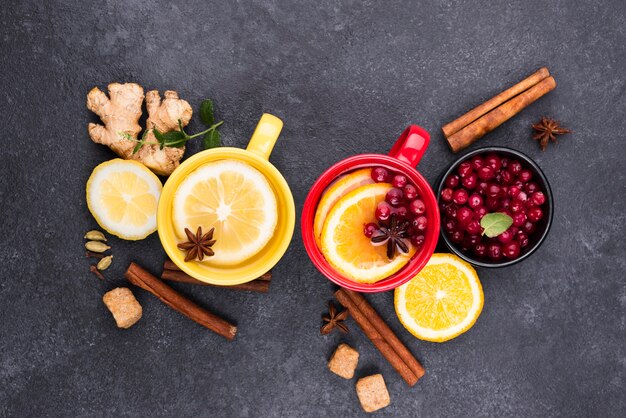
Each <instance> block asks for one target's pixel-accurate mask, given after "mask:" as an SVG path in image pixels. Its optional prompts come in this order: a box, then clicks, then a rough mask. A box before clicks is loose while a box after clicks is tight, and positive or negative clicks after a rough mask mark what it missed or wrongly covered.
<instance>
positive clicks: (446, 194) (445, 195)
mask: <svg viewBox="0 0 626 418" xmlns="http://www.w3.org/2000/svg"><path fill="white" fill-rule="evenodd" d="M452 193H454V190H452V189H450V188H445V189H443V190H442V191H441V200H443V201H444V202H452Z"/></svg>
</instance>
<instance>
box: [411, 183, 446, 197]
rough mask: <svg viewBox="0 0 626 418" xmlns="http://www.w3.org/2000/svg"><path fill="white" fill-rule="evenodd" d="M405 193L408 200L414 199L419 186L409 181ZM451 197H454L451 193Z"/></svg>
mask: <svg viewBox="0 0 626 418" xmlns="http://www.w3.org/2000/svg"><path fill="white" fill-rule="evenodd" d="M403 193H404V198H405V199H406V200H413V199H415V198H416V197H417V187H415V186H414V185H412V184H411V183H409V184H407V185H406V186H404V190H403ZM450 199H452V195H450Z"/></svg>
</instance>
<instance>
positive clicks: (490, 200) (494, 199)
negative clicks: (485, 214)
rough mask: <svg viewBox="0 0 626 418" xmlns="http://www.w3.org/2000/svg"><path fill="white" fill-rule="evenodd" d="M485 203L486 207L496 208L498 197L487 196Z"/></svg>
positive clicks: (498, 202)
mask: <svg viewBox="0 0 626 418" xmlns="http://www.w3.org/2000/svg"><path fill="white" fill-rule="evenodd" d="M485 204H486V205H487V209H489V210H496V209H498V208H499V207H500V199H498V198H497V197H488V198H487V201H486V202H485Z"/></svg>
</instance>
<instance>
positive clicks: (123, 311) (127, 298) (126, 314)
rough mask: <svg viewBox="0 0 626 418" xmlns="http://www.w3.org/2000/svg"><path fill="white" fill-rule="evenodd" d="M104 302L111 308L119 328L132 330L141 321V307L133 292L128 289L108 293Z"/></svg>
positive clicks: (103, 299)
mask: <svg viewBox="0 0 626 418" xmlns="http://www.w3.org/2000/svg"><path fill="white" fill-rule="evenodd" d="M102 301H103V302H104V304H105V305H106V306H107V308H109V310H110V311H111V313H112V314H113V318H114V319H115V323H116V324H117V326H118V327H119V328H130V327H131V326H132V325H133V324H134V323H135V322H137V321H139V319H141V312H142V310H141V305H140V304H139V302H137V299H135V296H134V295H133V292H131V291H130V289H128V288H126V287H116V288H115V289H113V290H111V291H109V292H106V293H105V294H104V296H103V297H102Z"/></svg>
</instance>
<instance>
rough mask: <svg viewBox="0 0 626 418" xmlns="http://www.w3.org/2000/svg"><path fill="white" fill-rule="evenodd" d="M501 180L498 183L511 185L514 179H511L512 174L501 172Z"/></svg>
mask: <svg viewBox="0 0 626 418" xmlns="http://www.w3.org/2000/svg"><path fill="white" fill-rule="evenodd" d="M500 176H501V178H500V181H501V182H502V184H511V183H513V180H514V179H515V178H514V177H513V174H511V173H509V172H508V171H503V172H502V173H501V174H500Z"/></svg>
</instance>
